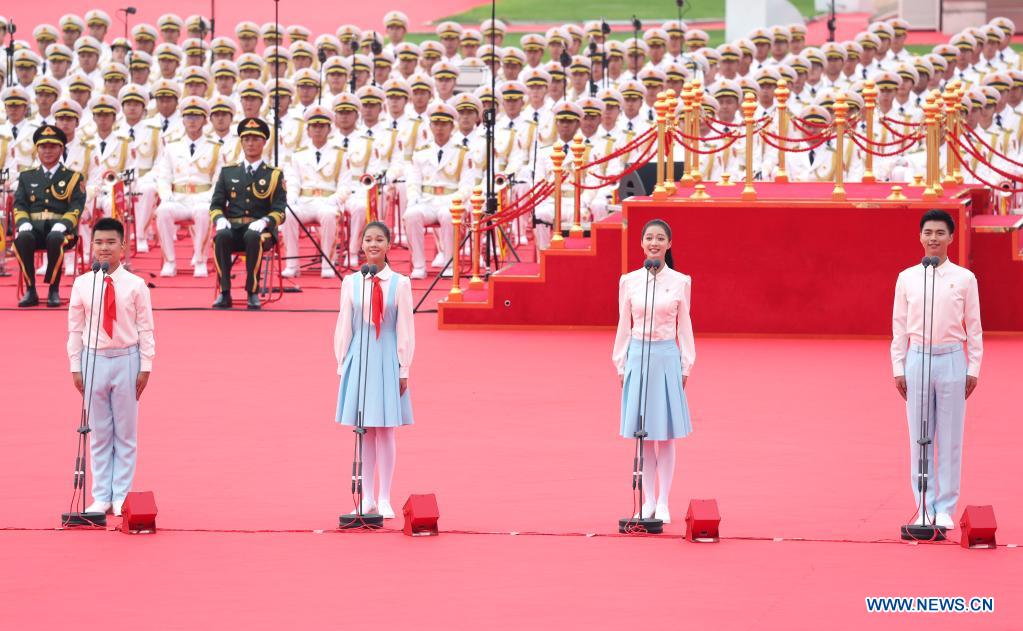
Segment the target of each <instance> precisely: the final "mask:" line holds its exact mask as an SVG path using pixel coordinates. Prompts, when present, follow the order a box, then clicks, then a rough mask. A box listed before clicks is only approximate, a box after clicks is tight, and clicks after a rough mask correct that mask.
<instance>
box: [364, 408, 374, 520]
mask: <svg viewBox="0 0 1023 631" xmlns="http://www.w3.org/2000/svg"><path fill="white" fill-rule="evenodd" d="M375 431H376V430H375V429H372V428H370V429H367V430H366V433H365V434H363V435H362V497H363V500H362V506H363V508H370V507H372V506H376V502H375V501H373V498H374V497H375V496H374V494H373V483H374V481H375V480H374V471H375V469H376V464H377V447H376V444H377V441H376V433H375Z"/></svg>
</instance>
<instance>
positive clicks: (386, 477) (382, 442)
mask: <svg viewBox="0 0 1023 631" xmlns="http://www.w3.org/2000/svg"><path fill="white" fill-rule="evenodd" d="M394 429H395V428H393V427H375V428H373V429H371V430H370V432H371V433H373V434H376V446H377V465H378V466H379V467H380V494H379V495H378V496H377V497H379V498H380V501H381V502H387V503H388V504H390V502H391V480H392V479H393V478H394V457H395V441H394Z"/></svg>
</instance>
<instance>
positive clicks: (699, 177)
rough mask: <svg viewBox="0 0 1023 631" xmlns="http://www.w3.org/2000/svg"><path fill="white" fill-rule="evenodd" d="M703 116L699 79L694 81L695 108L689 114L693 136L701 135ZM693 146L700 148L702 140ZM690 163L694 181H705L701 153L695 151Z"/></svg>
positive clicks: (701, 91) (701, 89)
mask: <svg viewBox="0 0 1023 631" xmlns="http://www.w3.org/2000/svg"><path fill="white" fill-rule="evenodd" d="M701 116H703V84H701V83H700V81H699V79H697V80H696V81H693V109H692V111H691V112H690V114H689V117H690V120H691V122H690V123H689V129H690V132H689V135H690V136H692V137H693V138H699V137H700V117H701ZM692 142H693V146H694V147H696V148H697V149H699V148H700V141H699V140H694V141H692ZM690 165H691V166H692V169H693V183H694V184H695V183H697V182H701V181H703V173H701V172H700V154H699V153H698V152H696V151H694V152H693V158H692V160H691V161H690Z"/></svg>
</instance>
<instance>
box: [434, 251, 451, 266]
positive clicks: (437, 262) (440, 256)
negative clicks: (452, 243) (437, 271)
mask: <svg viewBox="0 0 1023 631" xmlns="http://www.w3.org/2000/svg"><path fill="white" fill-rule="evenodd" d="M447 262H448V260H447V259H446V258H444V253H443V252H438V253H437V256H435V257H433V262H432V263H430V267H444V264H445V263H447Z"/></svg>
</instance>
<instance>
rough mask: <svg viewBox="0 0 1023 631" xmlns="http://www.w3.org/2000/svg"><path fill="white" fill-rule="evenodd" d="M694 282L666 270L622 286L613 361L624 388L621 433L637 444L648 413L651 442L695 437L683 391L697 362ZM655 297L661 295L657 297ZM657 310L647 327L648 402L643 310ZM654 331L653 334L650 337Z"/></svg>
mask: <svg viewBox="0 0 1023 631" xmlns="http://www.w3.org/2000/svg"><path fill="white" fill-rule="evenodd" d="M691 287H692V281H691V279H690V278H689V277H688V276H686V275H685V274H682V273H680V272H676V271H675V270H673V269H671V268H669V267H665V268H664V269H662V270H661V271H660V272H658V273H657V283H656V288H655V284H654V282H653V277H652V276H650V274H649V273H648V272H647V271H646V270H645V269H640V270H636V271H634V272H630V273H628V274H625V275H624V276H622V278H621V281H620V282H619V286H618V332H617V334H616V336H615V345H614V351H613V352H612V361H614V364H615V367H616V368H617V370H618V374H619V375H622V376H623V377H624V381H623V384H622V386H623V387H622V409H621V425H620V433H621V435H622V436H623V437H625V438H634V434H635V432H636V430H638V429H639V425H640V414H641V412H643V413H644V427H645V429H646V432H647V438H648V439H649V440H671V439H673V438H683V437H685V436H687V435H688V434H689V433H690V432H691V431H693V426H692V422H691V421H690V418H689V405H688V403H687V401H686V393H685V390H684V389H683V388H682V377H683V376H688V375H689V371H690V370H692V367H693V363H694V362H695V361H696V347H695V344H694V342H693V324H692V321H691V320H690V318H689V296H690V291H691ZM655 292H656V293H655ZM651 303H652V304H653V323H652V327H651V326H650V324H649V323H647V330H646V336H647V339H649V340H650V345H649V362H648V365H649V372H648V373H647V380H648V385H647V387H646V400H645V401H644V400H643V393H642V392H641V388H640V380H641V379H640V377H641V375H642V374H643V368H644V366H643V362H642V361H641V359H642V354H643V353H642V349H643V339H644V338H643V335H644V321H643V310H644V308H645V306H644V305H648V304H651ZM651 328H652V331H651Z"/></svg>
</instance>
